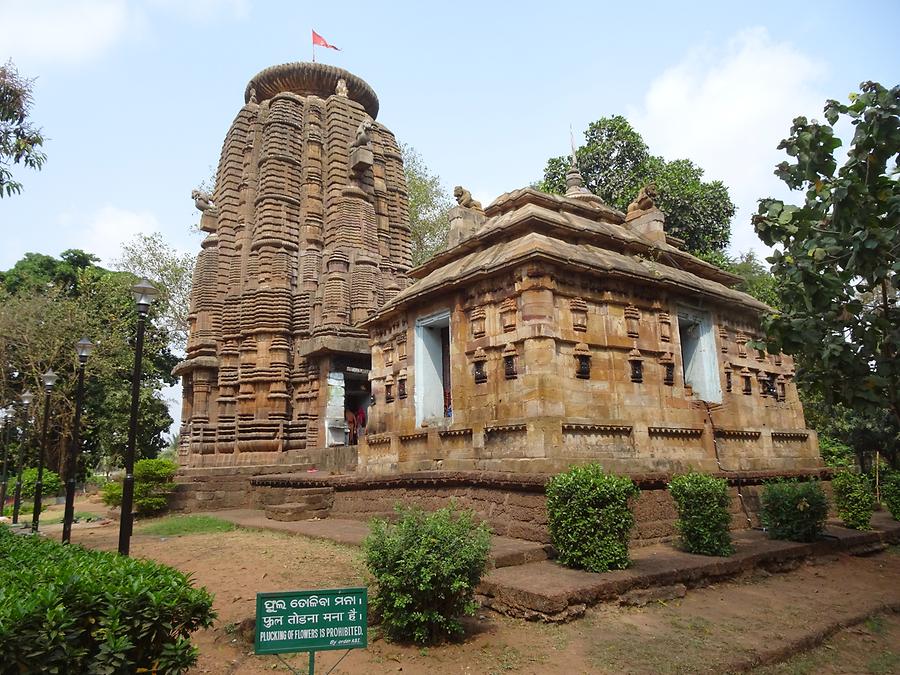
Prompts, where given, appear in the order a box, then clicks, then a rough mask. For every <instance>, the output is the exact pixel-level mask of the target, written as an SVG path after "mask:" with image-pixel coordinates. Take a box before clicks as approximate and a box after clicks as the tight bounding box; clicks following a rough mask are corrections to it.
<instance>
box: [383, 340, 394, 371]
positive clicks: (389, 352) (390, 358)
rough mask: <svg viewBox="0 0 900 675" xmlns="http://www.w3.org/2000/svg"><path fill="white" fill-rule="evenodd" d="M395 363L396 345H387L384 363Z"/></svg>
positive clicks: (389, 364) (387, 364)
mask: <svg viewBox="0 0 900 675" xmlns="http://www.w3.org/2000/svg"><path fill="white" fill-rule="evenodd" d="M393 364H394V347H393V345H390V344H389V345H387V346H386V347H385V348H384V365H386V366H391V365H393Z"/></svg>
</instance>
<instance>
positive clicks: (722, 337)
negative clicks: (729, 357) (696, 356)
mask: <svg viewBox="0 0 900 675" xmlns="http://www.w3.org/2000/svg"><path fill="white" fill-rule="evenodd" d="M719 343H720V344H719V349H720V350H721V351H722V353H723V354H727V353H728V329H727V328H725V327H724V326H719Z"/></svg>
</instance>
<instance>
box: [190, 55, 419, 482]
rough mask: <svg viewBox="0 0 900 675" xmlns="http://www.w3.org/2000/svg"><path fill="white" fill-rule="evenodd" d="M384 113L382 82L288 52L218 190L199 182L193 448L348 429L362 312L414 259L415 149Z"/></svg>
mask: <svg viewBox="0 0 900 675" xmlns="http://www.w3.org/2000/svg"><path fill="white" fill-rule="evenodd" d="M377 115H378V98H377V96H376V95H375V92H374V91H373V90H372V88H371V87H370V86H369V85H368V84H366V83H365V82H364V81H363V80H361V79H360V78H358V77H356V76H355V75H352V74H351V73H349V72H347V71H345V70H342V69H340V68H335V67H333V66H328V65H324V64H319V63H289V64H283V65H280V66H273V67H271V68H267V69H265V70H263V71H262V72H260V73H258V74H257V75H256V76H255V77H253V78H252V79H251V80H250V82H249V83H248V85H247V88H246V91H245V93H244V105H243V107H242V108H241V109H240V110H239V111H238V113H237V116H236V117H235V120H234V122H233V123H232V125H231V128H230V129H229V130H228V133H227V134H226V136H225V142H224V144H223V147H222V154H221V157H220V160H219V166H218V171H217V174H216V188H215V193H214V195H212V196H208V195H202V194H200V193H195V195H194V197H195V200H196V203H197V207H198V209H200V210H201V211H202V213H203V215H202V217H201V228H202V229H203V230H204V231H206V232H208V233H209V234H208V236H207V238H206V239H205V240H204V242H203V244H202V251H201V253H200V255H199V257H198V259H197V266H196V269H195V273H194V286H193V291H192V296H191V313H190V316H189V321H190V335H189V338H188V346H187V356H186V359H185V360H184V361H183V362H181V363H180V364H179V365H178V366H177V367H176V369H175V374H176V375H180V376H181V377H182V379H183V385H184V401H183V412H182V428H181V438H182V448H181V452H182V455H186V457H184V458H183V459H184V460H185V462H186V463H188V464H208V463H210V462H208V461H203V459H202V458H203V457H204V456H206V455H216V458H215V462H214V463H215V464H229V463H258V462H268V461H277V457H276V456H275V455H274V454H273V453H281V452H284V451H288V450H296V449H303V448H312V447H325V446H329V445H339V444H341V443H342V442H343V416H344V410H345V408H346V407H350V408H352V407H353V406H357V405H359V404H360V403H361V402H362V401H363V400H364V399H365V398H366V397H367V396H368V379H367V374H368V371H369V367H370V351H369V343H368V337H367V335H368V334H367V331H366V330H365V329H362V328H360V327H359V324H360V323H361V322H363V321H365V320H366V319H368V318H369V317H370V316H371V315H373V314H374V313H375V311H376V310H377V309H378V308H379V307H380V306H381V305H382V304H383V303H384V302H385V301H386V300H388V299H390V297H391V296H392V295H393V294H396V293H397V292H398V290H400V289H403V288H405V287H406V285H407V283H408V282H407V271H408V270H409V268H410V236H409V218H408V204H407V193H406V182H405V178H404V172H403V162H402V159H401V155H400V149H399V147H398V145H397V142H396V140H395V138H394V135H393V134H392V133H391V132H390V131H389V130H388V129H387V128H385V127H384V126H382V125H381V124H379V123H377V122H376V121H375V118H376V116H377ZM245 453H253V454H252V455H249V456H248V455H246V454H245ZM260 453H262V454H260ZM242 455H243V456H242Z"/></svg>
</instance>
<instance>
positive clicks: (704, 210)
mask: <svg viewBox="0 0 900 675" xmlns="http://www.w3.org/2000/svg"><path fill="white" fill-rule="evenodd" d="M584 137H585V144H584V145H583V146H581V147H580V148H578V149H577V150H576V152H575V156H576V161H577V163H578V169H579V170H580V171H581V174H582V176H583V177H584V180H585V185H586V187H587V188H588V189H589V190H590V191H591V192H593V193H594V194H596V195H598V196H599V197H601V198H602V199H603V200H604V201H605V202H606V203H608V204H609V205H610V206H614V207H615V208H617V209H620V210H622V211H624V210H626V209H627V208H628V204H629V203H630V202H631V201H632V200H633V199H634V197H635V196H636V195H637V193H638V191H639V190H640V189H641V188H642V187H643V186H644V185H647V184H648V183H655V184H656V187H657V190H658V192H659V200H658V202H659V203H658V206H659V207H660V208H661V209H662V210H663V211H665V213H666V231H667V232H668V233H669V234H671V235H673V236H675V237H678V238H679V239H683V240H684V242H685V248H686V249H687V250H688V251H689V252H691V253H694V254H709V253H714V252H720V251H723V250H724V249H725V247H726V246H727V245H728V241H729V239H730V238H731V218H732V216H734V210H735V207H734V203H733V202H732V201H731V197H730V196H729V194H728V188H726V187H725V185H724V184H722V182H721V181H711V182H706V181H703V180H702V178H703V169H701V168H700V167H699V166H697V165H696V164H694V163H693V162H692V161H690V160H688V159H677V160H674V161H671V162H667V161H666V160H665V159H663V158H662V157H658V156H654V155H651V154H650V151H649V148H648V147H647V144H646V143H645V142H644V139H643V138H641V135H640V134H639V133H638V132H637V131H635V129H634V128H633V127H632V126H631V124H629V122H628V120H626V119H625V118H624V117H622V116H621V115H615V116H613V117H602V118H600V119H599V120H597V121H596V122H593V123H591V125H590V126H589V127H588V129H587V131H586V132H585V134H584ZM570 164H571V160H570V159H569V158H568V157H553V158H551V159H549V160H548V161H547V166H546V167H545V169H544V180H543V181H542V182H541V183H540V184H539V188H540V189H542V190H545V191H546V192H553V193H556V194H563V193H565V191H566V171H568V169H569V166H570Z"/></svg>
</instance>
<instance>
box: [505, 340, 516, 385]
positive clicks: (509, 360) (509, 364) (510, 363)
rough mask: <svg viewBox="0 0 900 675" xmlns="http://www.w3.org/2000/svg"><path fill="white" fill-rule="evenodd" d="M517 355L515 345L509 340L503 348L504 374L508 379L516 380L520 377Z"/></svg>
mask: <svg viewBox="0 0 900 675" xmlns="http://www.w3.org/2000/svg"><path fill="white" fill-rule="evenodd" d="M516 357H517V352H516V348H515V345H513V344H512V343H511V342H507V343H506V347H504V348H503V376H504V377H505V378H506V379H507V380H515V379H516V378H517V377H518V368H517V364H516Z"/></svg>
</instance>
